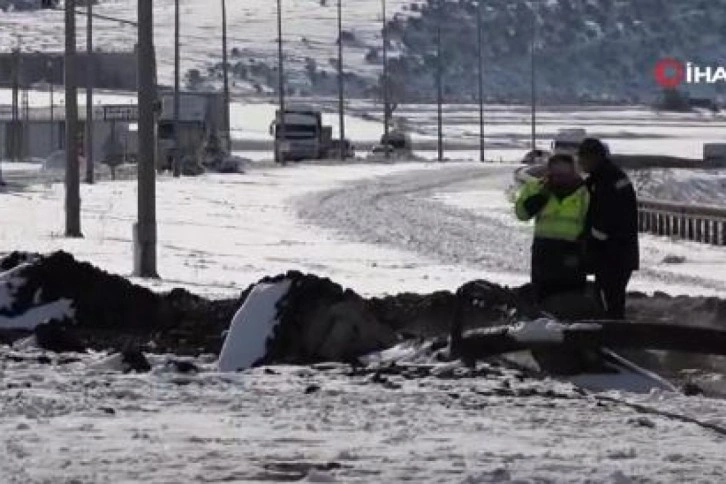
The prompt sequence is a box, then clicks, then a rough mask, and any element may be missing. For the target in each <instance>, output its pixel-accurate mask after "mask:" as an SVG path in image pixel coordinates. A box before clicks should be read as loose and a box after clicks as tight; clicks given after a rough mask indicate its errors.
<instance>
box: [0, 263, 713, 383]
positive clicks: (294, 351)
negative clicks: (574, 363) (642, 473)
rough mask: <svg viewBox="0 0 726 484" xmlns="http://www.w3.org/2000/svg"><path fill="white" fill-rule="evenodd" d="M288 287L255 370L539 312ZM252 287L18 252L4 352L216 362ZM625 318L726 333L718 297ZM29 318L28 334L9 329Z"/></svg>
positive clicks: (324, 282) (497, 299)
mask: <svg viewBox="0 0 726 484" xmlns="http://www.w3.org/2000/svg"><path fill="white" fill-rule="evenodd" d="M8 274H10V275H11V276H12V277H10V276H8ZM283 279H287V280H289V281H290V290H289V291H288V292H287V293H286V295H285V296H284V297H283V298H282V299H281V300H280V301H279V302H278V303H277V306H276V307H277V315H278V319H279V324H278V325H277V326H276V327H275V328H274V333H273V334H274V336H273V338H271V339H270V340H268V348H267V353H266V356H265V357H264V359H263V360H261V361H259V362H258V363H263V364H267V363H314V362H317V361H342V362H347V361H353V360H355V359H357V358H358V357H360V356H361V355H365V354H368V353H370V352H372V351H378V350H383V349H387V348H391V347H394V346H395V345H396V344H397V343H399V342H402V341H406V340H411V339H425V338H429V339H430V338H437V337H439V338H440V337H447V336H448V335H449V333H450V331H451V329H452V327H453V326H454V323H455V322H456V323H457V324H459V325H460V326H461V329H473V328H481V327H488V326H499V325H502V324H507V323H510V322H513V321H516V320H517V318H521V317H523V316H524V317H528V318H531V317H533V316H534V315H536V314H537V312H538V311H539V309H538V308H536V307H534V306H533V305H532V304H531V303H530V302H529V301H530V298H529V297H528V291H527V288H526V287H523V288H516V289H510V288H506V287H501V286H498V285H496V284H492V283H489V282H486V281H475V282H471V283H468V284H466V285H464V286H463V287H461V288H460V289H459V290H458V291H456V292H437V293H433V294H411V293H403V294H399V295H395V296H388V297H382V298H368V299H366V298H363V297H361V296H360V295H358V294H357V293H355V292H354V291H352V290H350V289H346V288H344V287H342V286H340V285H339V284H336V283H335V282H333V281H331V280H329V279H326V278H321V277H318V276H315V275H311V274H303V273H300V272H296V271H291V272H288V273H286V274H281V275H278V276H275V277H268V278H265V279H263V280H262V281H260V282H265V283H275V282H278V281H281V280H283ZM255 286H256V284H253V285H251V286H250V287H249V288H248V289H247V290H245V291H244V292H242V293H241V294H240V296H239V297H237V298H230V299H221V300H209V299H206V298H203V297H199V296H196V295H194V294H191V293H190V292H188V291H186V290H183V289H174V290H172V291H171V292H168V293H161V294H160V293H155V292H153V291H151V290H148V289H146V288H143V287H140V286H137V285H134V284H132V283H131V282H130V281H128V280H127V279H125V278H123V277H120V276H117V275H113V274H109V273H107V272H105V271H103V270H101V269H99V268H97V267H94V266H92V265H91V264H88V263H84V262H79V261H76V260H75V259H74V258H73V257H72V256H71V255H69V254H67V253H64V252H56V253H53V254H50V255H47V256H43V255H39V254H28V253H20V252H16V253H12V254H9V255H7V256H6V257H4V258H2V259H0V343H1V342H6V343H8V342H12V341H16V340H17V339H19V338H21V337H24V336H28V335H29V334H31V333H33V334H34V337H35V338H36V341H37V343H38V344H39V345H40V346H41V347H43V348H45V349H48V350H51V351H57V352H64V351H71V352H75V351H82V350H85V349H94V350H111V351H117V352H122V351H125V352H129V351H143V352H153V353H173V354H176V355H199V354H203V353H212V354H219V353H220V351H221V349H222V345H223V343H224V338H225V331H226V330H227V329H228V328H229V326H230V322H231V321H232V320H233V318H234V316H235V314H236V313H237V311H238V310H239V309H240V307H242V305H243V304H244V302H245V301H246V300H247V298H248V296H249V295H250V293H251V291H252V290H253V289H254V287H255ZM61 300H65V301H69V304H70V308H71V311H69V312H68V313H67V314H64V316H63V317H59V318H49V319H48V318H46V319H40V318H38V319H37V320H35V321H32V323H33V324H30V325H29V324H27V323H28V318H27V315H28V314H36V313H31V311H33V310H34V309H37V308H39V307H44V306H47V305H49V304H54V303H57V302H58V301H61ZM553 304H554V306H555V307H553V308H548V309H550V311H551V312H553V313H555V314H558V316H560V317H562V318H564V319H568V314H569V315H570V316H569V318H570V319H573V320H574V319H585V318H584V317H587V316H588V315H589V316H590V317H595V316H596V313H593V312H592V308H588V307H587V304H584V305H582V304H580V302H578V301H575V300H573V299H568V298H567V297H565V298H561V299H559V300H557V301H555V302H554V303H553ZM578 305H581V306H582V307H578ZM588 311H589V312H588ZM629 311H630V314H631V315H632V320H633V322H636V323H649V324H653V323H657V324H681V325H683V324H689V323H690V324H697V325H700V326H708V327H712V328H725V327H726V301H722V300H719V299H716V298H697V297H684V296H681V297H669V296H666V295H663V294H657V295H655V296H646V295H643V294H633V295H632V296H631V301H630V307H629ZM37 314H40V315H42V314H43V313H37ZM574 314H577V316H574ZM23 315H25V316H26V317H25V320H24V324H23V325H22V326H21V327H17V326H13V322H14V321H18V319H17V318H19V317H21V316H23ZM583 316H584V317H583ZM628 356H629V357H631V356H632V355H628ZM653 358H654V357H652V356H651V357H650V362H652V360H653ZM656 359H657V360H659V361H660V363H661V364H665V365H668V366H669V367H672V368H675V369H678V368H679V367H680V366H683V364H685V363H686V362H687V363H688V365H690V367H701V368H703V367H704V363H705V362H706V360H699V365H698V366H694V360H693V359H692V358H690V357H689V358H688V359H682V358H680V357H678V356H677V355H676V356H675V357H674V355H672V354H664V355H658V357H657V358H656ZM640 361H641V362H643V361H644V360H642V359H641V360H640ZM708 361H711V360H708ZM648 366H651V365H650V364H649V365H648Z"/></svg>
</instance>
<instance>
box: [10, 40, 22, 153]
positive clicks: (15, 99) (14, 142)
mask: <svg viewBox="0 0 726 484" xmlns="http://www.w3.org/2000/svg"><path fill="white" fill-rule="evenodd" d="M12 82H13V89H12V91H13V92H12V106H11V108H10V111H11V119H12V123H11V124H12V129H11V132H10V141H11V144H10V147H11V150H10V159H12V160H13V161H20V159H19V158H20V37H18V44H17V46H16V47H15V49H14V50H13V81H12Z"/></svg>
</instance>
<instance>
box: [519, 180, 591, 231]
mask: <svg viewBox="0 0 726 484" xmlns="http://www.w3.org/2000/svg"><path fill="white" fill-rule="evenodd" d="M542 189H543V185H542V182H541V181H540V180H532V181H530V182H527V183H526V184H525V185H524V186H523V187H522V189H521V190H520V192H519V194H518V195H517V201H516V203H515V210H516V214H517V218H518V219H519V220H522V221H526V220H529V219H531V218H532V217H531V215H530V214H529V213H527V210H526V209H525V208H524V202H525V201H526V200H527V199H528V198H529V197H531V196H533V195H536V194H537V193H539V192H540V191H542ZM589 205H590V193H589V192H588V191H587V187H585V186H584V185H583V186H581V187H580V188H578V189H577V190H576V191H574V192H573V193H572V194H570V195H568V196H567V197H565V198H563V199H562V200H560V199H558V198H557V197H556V196H554V195H551V196H550V197H549V200H547V204H546V205H545V206H544V208H542V210H540V212H539V213H538V214H537V215H535V217H534V219H535V223H534V235H535V237H542V238H546V239H557V240H567V241H575V240H577V239H578V238H579V237H580V235H581V234H582V232H583V231H584V230H585V221H586V218H587V209H588V207H589Z"/></svg>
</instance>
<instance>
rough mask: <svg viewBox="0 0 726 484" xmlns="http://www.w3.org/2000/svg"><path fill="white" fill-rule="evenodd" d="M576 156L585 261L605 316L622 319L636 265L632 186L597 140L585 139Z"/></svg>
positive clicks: (636, 205) (634, 201)
mask: <svg viewBox="0 0 726 484" xmlns="http://www.w3.org/2000/svg"><path fill="white" fill-rule="evenodd" d="M578 158H579V162H580V167H581V168H582V170H583V171H585V172H586V173H588V174H589V177H588V178H587V181H586V185H587V187H588V190H589V191H590V208H589V210H588V215H587V234H586V235H587V238H586V241H587V242H586V247H587V259H588V262H589V265H590V269H591V270H592V272H593V273H594V274H595V286H596V288H597V291H598V295H599V296H600V298H601V302H602V304H603V307H604V309H605V312H606V314H607V316H608V317H609V318H611V319H616V320H622V319H625V303H626V292H627V287H628V283H629V282H630V278H631V276H632V274H633V271H636V270H638V269H639V266H640V251H639V247H638V203H637V197H636V194H635V188H634V187H633V184H632V183H631V181H630V179H629V178H628V176H627V175H626V174H625V172H623V170H621V169H620V168H619V167H618V166H616V165H615V164H614V163H613V162H612V160H611V159H610V154H609V152H608V149H607V147H606V146H605V145H604V144H603V143H602V142H601V141H600V140H597V139H594V138H587V139H585V140H584V141H583V142H582V144H581V145H580V148H579V150H578Z"/></svg>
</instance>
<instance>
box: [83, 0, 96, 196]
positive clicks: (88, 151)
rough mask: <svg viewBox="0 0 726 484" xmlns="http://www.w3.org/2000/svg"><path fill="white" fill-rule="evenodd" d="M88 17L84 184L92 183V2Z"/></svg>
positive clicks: (91, 0) (88, 1)
mask: <svg viewBox="0 0 726 484" xmlns="http://www.w3.org/2000/svg"><path fill="white" fill-rule="evenodd" d="M87 3H88V16H87V18H86V149H85V150H84V151H85V155H86V183H93V170H94V160H93V84H94V77H95V76H94V68H95V64H94V56H93V0H87Z"/></svg>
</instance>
